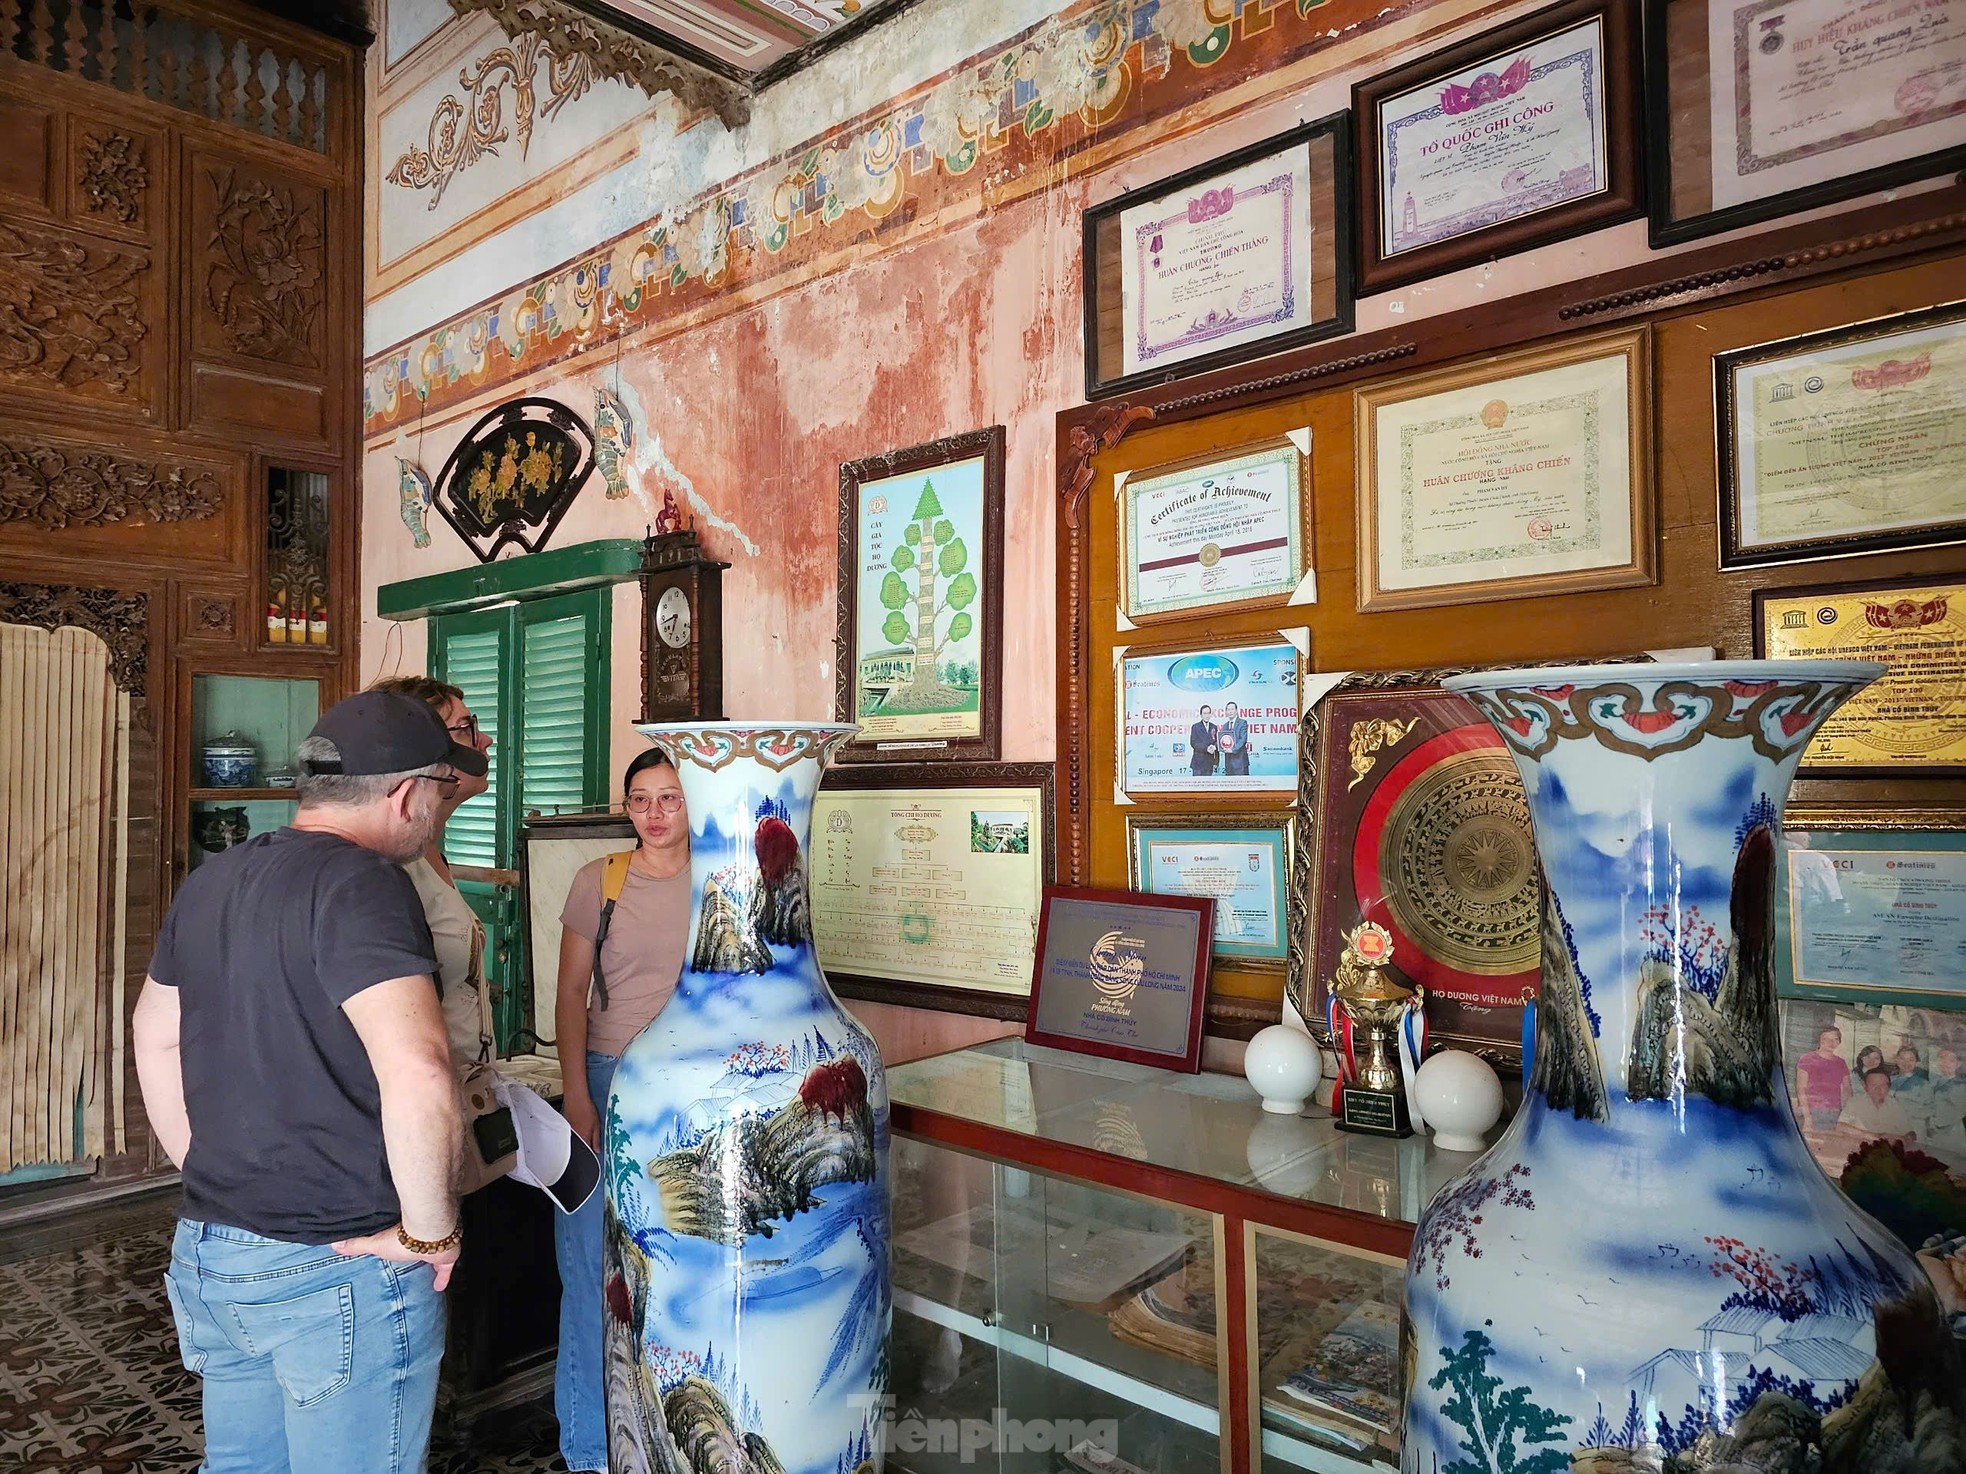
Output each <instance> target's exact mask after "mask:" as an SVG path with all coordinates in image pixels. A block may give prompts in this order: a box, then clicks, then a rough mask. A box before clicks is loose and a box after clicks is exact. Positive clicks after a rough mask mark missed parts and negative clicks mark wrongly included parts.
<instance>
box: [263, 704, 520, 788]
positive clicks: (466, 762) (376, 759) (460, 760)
mask: <svg viewBox="0 0 1966 1474" xmlns="http://www.w3.org/2000/svg"><path fill="white" fill-rule="evenodd" d="M307 735H308V736H310V737H325V738H327V739H328V741H330V742H332V743H333V744H334V745H335V749H336V751H338V752H339V753H340V754H341V757H340V759H339V760H333V759H330V760H327V761H322V760H321V759H319V758H317V759H315V760H314V761H312V762H309V761H307V760H305V759H303V760H302V761H301V763H300V771H301V773H302V774H304V775H306V776H308V777H312V776H314V775H315V774H318V773H342V774H346V775H348V776H349V777H366V776H374V775H376V774H381V773H409V772H414V771H415V770H416V769H418V768H427V767H429V766H430V765H431V764H432V763H449V764H450V765H451V766H452V767H453V768H456V769H457V770H458V772H460V773H469V774H470V775H471V776H472V777H473V778H482V777H484V775H485V769H486V768H487V767H488V766H489V764H488V763H487V762H486V761H485V755H484V754H483V753H482V752H480V751H478V749H477V748H475V747H466V746H465V745H464V744H463V743H461V742H453V741H451V734H450V732H449V730H448V729H447V728H446V727H445V726H444V719H443V718H442V717H440V716H438V715H437V712H436V710H435V708H433V707H432V706H430V705H429V704H428V703H427V702H422V701H418V700H417V699H416V698H415V697H413V696H403V695H400V694H398V693H397V692H394V691H357V692H356V693H355V694H354V695H353V696H350V697H348V698H347V699H346V700H343V701H337V702H336V703H335V704H334V705H333V706H331V707H329V708H328V709H327V710H326V711H324V712H322V713H321V720H320V721H318V722H316V723H315V724H314V730H313V731H312V732H309V733H308V734H307Z"/></svg>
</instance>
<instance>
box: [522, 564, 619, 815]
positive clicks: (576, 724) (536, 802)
mask: <svg viewBox="0 0 1966 1474" xmlns="http://www.w3.org/2000/svg"><path fill="white" fill-rule="evenodd" d="M603 597H605V595H603ZM604 607H605V606H604V605H602V603H601V600H600V599H597V598H595V597H594V596H593V595H591V594H574V595H571V596H569V597H567V598H562V599H543V600H541V601H539V602H538V603H537V604H532V605H522V606H520V610H519V644H520V650H521V656H520V664H521V669H522V672H523V674H522V678H521V680H520V683H519V725H520V729H521V735H520V743H519V746H520V751H521V753H522V754H523V763H522V765H521V776H520V783H519V788H520V791H519V807H520V809H521V810H522V811H525V810H532V809H549V810H550V809H556V808H557V809H574V808H579V807H581V806H583V805H586V804H594V803H601V802H605V801H606V798H607V792H608V787H607V774H606V771H605V768H606V764H607V754H606V740H607V726H608V710H607V707H608V700H607V696H608V692H607V677H606V672H607V659H606V650H607V647H606V625H607V620H606V618H605V616H604V614H603V612H602V611H603V609H604Z"/></svg>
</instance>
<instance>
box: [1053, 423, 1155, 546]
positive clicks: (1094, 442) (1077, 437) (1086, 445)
mask: <svg viewBox="0 0 1966 1474" xmlns="http://www.w3.org/2000/svg"><path fill="white" fill-rule="evenodd" d="M1153 417H1154V411H1153V410H1152V409H1150V408H1149V407H1148V406H1146V405H1144V404H1128V403H1127V402H1126V401H1124V400H1121V401H1120V402H1119V403H1117V404H1102V405H1100V406H1099V407H1098V408H1097V409H1095V410H1094V411H1093V412H1092V414H1091V415H1090V416H1089V417H1088V418H1087V419H1086V420H1085V422H1084V423H1083V424H1078V425H1074V426H1072V429H1071V437H1072V449H1071V453H1070V454H1069V455H1067V456H1066V458H1065V464H1064V467H1063V468H1062V474H1061V475H1060V476H1059V478H1058V494H1059V496H1061V497H1062V498H1063V499H1064V502H1065V525H1066V526H1067V527H1069V528H1072V529H1073V530H1075V531H1076V530H1077V528H1078V525H1079V508H1080V507H1081V506H1083V505H1084V504H1085V494H1086V491H1087V489H1088V488H1089V487H1091V485H1092V461H1093V457H1095V456H1097V455H1098V454H1099V453H1100V452H1101V451H1107V450H1111V449H1112V448H1113V447H1114V446H1116V445H1118V444H1119V443H1120V442H1121V441H1122V440H1124V439H1126V437H1127V433H1128V432H1129V431H1131V430H1132V429H1133V427H1134V426H1135V425H1137V424H1139V423H1140V422H1141V421H1142V420H1151V419H1152V418H1153Z"/></svg>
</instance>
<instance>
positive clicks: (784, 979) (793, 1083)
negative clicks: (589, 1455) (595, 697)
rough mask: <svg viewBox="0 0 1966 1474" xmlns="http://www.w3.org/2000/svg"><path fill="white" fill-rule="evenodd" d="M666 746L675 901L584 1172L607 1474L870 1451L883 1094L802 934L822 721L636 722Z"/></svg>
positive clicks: (884, 1263) (840, 1466)
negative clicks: (686, 908)
mask: <svg viewBox="0 0 1966 1474" xmlns="http://www.w3.org/2000/svg"><path fill="white" fill-rule="evenodd" d="M638 730H639V731H641V732H642V733H643V734H644V735H645V736H647V737H648V738H649V739H650V740H651V741H652V742H654V743H655V744H656V746H658V747H660V748H661V749H662V750H663V751H664V752H666V753H667V754H668V755H669V757H670V758H671V760H672V761H673V762H674V763H675V765H676V772H677V776H678V778H679V779H680V780H681V782H682V787H683V795H684V800H685V802H686V803H687V805H688V809H689V822H690V882H691V898H690V904H691V919H690V938H689V946H688V950H687V952H686V954H685V958H686V962H685V967H684V970H683V974H682V977H681V979H680V980H679V982H678V984H677V987H676V992H675V995H674V997H672V998H671V999H670V1001H669V1003H668V1004H667V1005H666V1006H665V1007H664V1008H663V1010H662V1012H661V1013H659V1014H658V1015H656V1017H655V1019H654V1021H653V1022H651V1023H650V1024H649V1026H648V1027H647V1028H646V1029H644V1030H643V1031H642V1032H641V1033H640V1034H639V1035H637V1036H636V1038H635V1039H634V1041H633V1042H632V1043H631V1044H630V1045H629V1046H628V1048H627V1050H626V1051H625V1052H624V1053H623V1054H622V1057H621V1063H620V1066H619V1067H618V1068H617V1070H616V1072H615V1076H614V1085H613V1088H612V1090H611V1091H610V1093H609V1097H608V1104H607V1117H606V1123H605V1140H604V1143H603V1146H604V1151H603V1163H602V1168H603V1176H604V1180H605V1182H606V1184H607V1212H606V1225H607V1226H606V1257H607V1285H606V1294H607V1316H606V1320H605V1324H606V1328H607V1337H606V1364H607V1398H608V1463H609V1468H610V1469H611V1471H612V1474H856V1471H863V1470H864V1471H872V1470H875V1469H877V1468H878V1467H879V1463H880V1451H879V1447H878V1444H879V1438H878V1434H879V1430H880V1427H881V1419H882V1411H883V1406H882V1402H881V1399H882V1398H883V1397H884V1396H885V1394H886V1391H887V1384H888V1364H887V1333H888V1322H889V1319H890V1316H891V1314H892V1306H891V1299H890V1289H889V1283H888V1200H887V1192H888V1182H887V1171H886V1165H887V1141H888V1109H887V1089H886V1083H885V1078H884V1076H883V1074H882V1070H881V1060H880V1055H879V1053H878V1052H877V1051H876V1049H875V1047H874V1041H873V1039H872V1037H871V1036H870V1035H869V1034H868V1033H867V1031H866V1029H865V1028H864V1027H862V1026H861V1024H860V1023H859V1022H858V1021H857V1020H855V1019H854V1018H853V1016H852V1015H851V1014H849V1013H847V1011H846V1010H845V1009H843V1008H842V1007H841V1006H840V1004H839V1000H838V999H836V998H835V997H834V996H833V992H832V989H831V988H829V987H828V986H827V983H826V979H825V976H824V975H823V974H822V973H821V971H820V968H819V961H818V958H817V956H816V955H815V953H814V950H813V939H812V905H811V896H810V893H809V889H808V879H807V877H808V874H809V873H810V872H809V865H808V859H807V844H808V840H809V838H810V828H811V818H812V802H813V796H814V794H815V793H816V792H817V790H818V787H819V778H820V773H821V771H822V770H823V769H824V767H825V766H826V763H827V762H828V760H829V759H830V758H831V756H832V753H833V752H834V750H835V749H836V748H837V747H838V746H839V744H840V743H842V742H844V741H845V740H846V739H847V738H848V737H849V736H851V735H852V734H853V732H854V731H855V730H856V729H855V728H853V727H842V726H804V725H797V724H779V723H744V722H718V723H702V724H695V725H688V726H645V727H640V728H638Z"/></svg>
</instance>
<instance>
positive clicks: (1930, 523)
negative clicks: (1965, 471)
mask: <svg viewBox="0 0 1966 1474" xmlns="http://www.w3.org/2000/svg"><path fill="white" fill-rule="evenodd" d="M1963 65H1966V64H1963ZM1714 403H1715V404H1716V405H1717V406H1718V407H1719V418H1720V427H1719V433H1720V444H1719V447H1718V450H1719V462H1720V566H1721V567H1722V568H1749V567H1754V566H1756V565H1758V564H1764V563H1793V562H1799V561H1802V560H1805V559H1809V558H1835V557H1842V556H1844V555H1846V554H1850V553H1877V552H1883V551H1885V550H1887V549H1891V548H1916V547H1934V546H1939V545H1942V544H1946V543H1957V542H1962V541H1966V499H1962V498H1961V496H1960V492H1959V482H1960V466H1961V465H1962V464H1966V306H1962V305H1960V304H1958V303H1954V304H1952V305H1950V306H1945V307H1933V308H1929V309H1927V310H1925V311H1922V312H1911V313H1905V314H1903V315H1901V316H1897V317H1888V318H1880V319H1878V320H1876V321H1874V322H1866V323H1858V324H1856V325H1855V326H1853V327H1846V328H1835V329H1832V330H1831V331H1829V332H1822V333H1811V334H1809V335H1807V336H1806V337H1800V338H1788V339H1785V340H1783V341H1781V342H1778V343H1763V344H1761V345H1759V346H1757V347H1753V348H1738V349H1735V350H1733V351H1732V352H1729V353H1722V354H1719V355H1717V356H1716V357H1715V359H1714Z"/></svg>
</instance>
